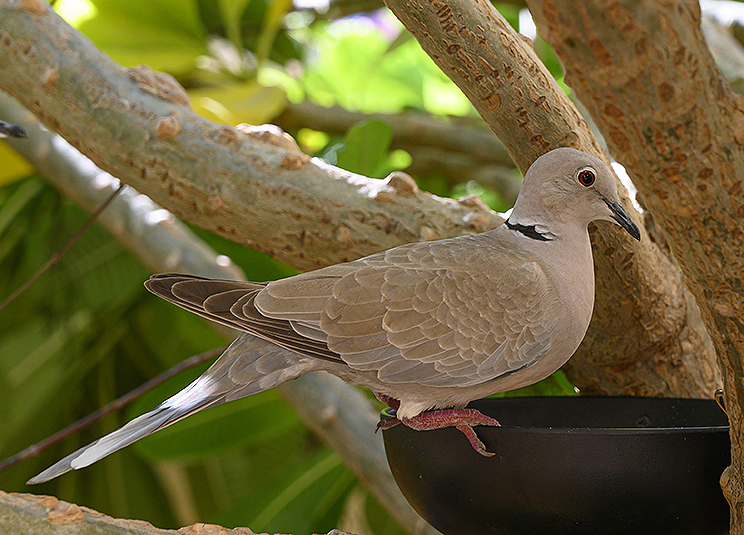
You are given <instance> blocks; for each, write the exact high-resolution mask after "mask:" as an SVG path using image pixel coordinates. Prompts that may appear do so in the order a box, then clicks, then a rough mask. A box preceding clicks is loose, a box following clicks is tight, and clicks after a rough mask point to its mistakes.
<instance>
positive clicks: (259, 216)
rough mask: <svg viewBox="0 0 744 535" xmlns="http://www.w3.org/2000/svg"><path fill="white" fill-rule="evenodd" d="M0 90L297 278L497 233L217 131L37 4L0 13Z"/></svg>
mask: <svg viewBox="0 0 744 535" xmlns="http://www.w3.org/2000/svg"><path fill="white" fill-rule="evenodd" d="M0 89H3V90H5V91H6V92H8V93H9V94H10V95H12V96H14V97H15V98H17V99H18V100H19V102H21V104H23V105H24V106H26V107H27V108H28V109H29V110H31V111H32V112H33V113H34V114H36V115H37V116H38V117H39V118H41V119H42V121H44V122H45V123H46V124H47V125H49V126H50V127H52V128H53V129H54V130H55V131H57V132H58V133H60V134H61V135H62V136H63V137H64V138H65V139H67V140H68V141H69V142H70V143H71V144H72V145H73V146H75V147H76V148H77V149H79V150H80V151H81V152H83V153H84V154H86V155H87V156H88V157H89V158H91V159H92V160H93V161H94V162H95V163H96V164H97V165H99V166H100V167H101V168H103V169H105V170H106V171H108V172H110V173H111V174H112V175H114V176H116V177H117V178H120V179H121V180H122V181H124V182H125V183H126V184H129V185H131V186H133V187H134V188H135V189H136V190H137V191H140V192H142V193H145V194H146V195H148V196H149V197H151V198H152V199H153V200H154V201H155V202H157V203H158V204H161V205H162V206H166V207H167V208H168V209H169V210H171V211H172V212H173V213H175V214H176V215H178V216H179V217H182V218H183V219H185V220H187V221H190V222H193V223H196V224H197V225H200V226H202V227H204V228H206V229H208V230H211V231H213V232H216V233H218V234H221V235H223V236H226V237H228V238H230V239H233V240H235V241H238V242H241V243H244V244H247V245H250V246H252V247H255V248H256V249H258V250H261V251H264V252H267V253H269V254H271V255H272V256H274V257H276V258H279V259H281V260H283V261H285V262H287V263H289V264H291V265H293V266H295V267H298V268H301V269H311V268H316V267H320V266H322V265H326V264H329V263H336V262H340V261H344V260H350V259H353V258H357V257H359V256H363V255H366V254H370V253H372V252H375V251H379V250H383V249H387V248H390V247H393V246H395V245H399V244H401V243H404V242H411V241H416V240H421V239H432V238H439V237H447V236H452V235H457V234H462V233H467V232H479V231H483V230H487V229H489V228H493V227H494V226H496V225H497V224H498V223H499V222H500V221H501V220H500V218H498V217H497V216H496V215H495V214H493V213H491V212H486V211H479V210H474V209H473V208H472V207H465V206H462V205H459V204H457V203H456V202H454V201H448V200H445V199H440V198H436V197H433V196H431V195H428V194H425V193H420V192H416V191H415V190H413V189H412V188H411V187H410V185H409V184H407V183H406V182H405V181H404V182H402V183H401V182H400V181H396V180H392V181H390V182H385V181H382V180H374V179H368V178H366V177H362V176H359V175H354V174H352V173H348V172H346V171H343V170H341V169H338V168H335V167H332V166H329V165H327V164H325V163H324V162H322V161H320V160H310V159H309V158H308V157H307V156H305V155H304V154H301V153H300V152H299V150H298V149H297V148H296V145H294V143H293V142H291V141H290V140H288V139H286V138H283V137H280V136H276V135H272V134H271V133H270V132H255V131H254V132H252V133H251V132H249V133H246V132H245V131H242V130H238V129H235V128H232V127H229V126H219V125H215V124H213V123H210V122H209V121H207V120H205V119H203V118H201V117H199V116H198V115H196V114H195V113H194V112H193V111H191V110H190V109H189V108H188V107H187V103H188V97H187V96H186V95H185V93H184V92H183V90H182V89H181V88H180V87H179V86H178V85H177V84H176V83H175V82H174V81H172V79H170V78H169V77H166V76H165V75H161V74H157V73H153V72H152V71H150V70H149V69H147V68H144V67H141V68H137V69H130V70H126V69H123V68H121V67H120V66H118V65H116V64H114V63H113V62H112V61H111V60H110V59H109V58H108V57H106V56H105V55H104V54H102V53H101V52H100V51H99V50H97V49H96V48H95V47H94V46H93V45H92V44H91V43H90V41H88V39H86V38H85V37H84V36H82V35H81V34H80V33H78V32H76V31H75V30H74V29H72V28H70V27H69V26H68V25H67V24H66V23H64V21H62V19H60V18H59V17H58V16H57V15H56V14H55V13H53V12H52V11H51V10H50V9H48V7H47V6H46V4H45V3H44V2H41V1H40V0H26V1H13V2H11V1H8V0H4V1H3V2H2V3H0ZM413 187H414V188H415V185H413Z"/></svg>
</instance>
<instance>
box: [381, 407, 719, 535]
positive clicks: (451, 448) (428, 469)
mask: <svg viewBox="0 0 744 535" xmlns="http://www.w3.org/2000/svg"><path fill="white" fill-rule="evenodd" d="M470 407H473V408H476V409H478V410H480V411H481V412H483V413H484V414H486V415H488V416H492V417H493V418H496V419H497V420H499V421H500V422H501V425H502V427H482V426H481V427H476V428H475V430H476V433H477V434H478V436H479V437H480V438H481V440H482V441H483V443H484V444H485V445H486V449H487V450H488V451H491V452H494V453H495V454H496V455H494V456H493V457H483V456H481V455H479V454H478V453H476V452H475V451H474V450H473V448H472V447H471V446H470V444H469V442H468V441H467V440H466V439H465V436H464V435H463V434H462V433H460V432H459V431H457V430H456V429H454V428H447V429H437V430H434V431H423V432H422V431H413V430H411V429H409V428H407V427H404V426H402V425H398V426H395V427H393V428H391V429H388V430H385V431H384V432H383V437H384V440H385V451H386V453H387V458H388V462H389V463H390V468H391V470H392V472H393V476H394V477H395V480H396V481H397V483H398V486H399V487H400V489H401V491H403V494H404V495H405V497H406V499H407V500H408V501H409V502H410V503H411V505H412V506H413V508H414V509H416V511H418V513H419V514H420V515H421V516H422V517H423V518H424V519H425V520H427V521H428V522H429V523H430V524H431V525H432V526H434V527H435V528H436V529H438V530H439V531H441V532H442V533H444V534H446V535H471V534H472V535H489V534H498V535H507V534H508V535H511V534H525V535H541V534H550V535H563V534H572V535H573V534H575V535H579V534H587V535H588V534H591V535H596V534H603V535H609V534H629V535H630V534H632V535H643V534H649V535H662V534H666V533H669V534H674V535H687V534H689V535H693V534H694V535H719V534H723V533H727V530H728V523H729V510H728V505H727V503H726V500H725V499H724V497H723V495H722V493H721V488H720V486H719V478H720V475H721V473H722V472H723V470H724V468H726V467H727V466H728V465H729V462H730V443H729V435H728V422H727V418H726V415H725V414H724V412H723V411H722V410H721V409H720V408H719V407H718V405H717V404H716V403H715V401H712V400H697V399H669V398H612V397H608V398H591V397H563V398H562V397H553V398H509V399H485V400H481V401H477V402H474V403H471V404H470ZM385 417H386V415H385V414H384V413H383V418H385Z"/></svg>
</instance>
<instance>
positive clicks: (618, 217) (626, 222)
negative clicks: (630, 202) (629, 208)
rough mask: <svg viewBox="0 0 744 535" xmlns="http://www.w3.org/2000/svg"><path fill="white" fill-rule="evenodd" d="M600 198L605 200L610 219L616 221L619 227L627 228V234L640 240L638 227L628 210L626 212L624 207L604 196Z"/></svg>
mask: <svg viewBox="0 0 744 535" xmlns="http://www.w3.org/2000/svg"><path fill="white" fill-rule="evenodd" d="M602 200H603V201H604V202H605V204H606V205H607V207H608V208H609V209H610V210H611V211H612V219H614V220H615V221H617V223H618V224H619V225H620V226H621V227H623V228H624V229H625V230H627V231H628V234H630V235H631V236H633V237H634V238H635V239H636V240H638V241H641V231H640V230H638V227H637V226H636V224H635V223H633V221H632V220H631V219H630V216H629V215H628V212H626V211H625V209H624V208H623V207H622V206H620V205H619V204H618V203H616V202H610V201H608V200H607V199H605V198H604V197H602Z"/></svg>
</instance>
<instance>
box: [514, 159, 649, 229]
mask: <svg viewBox="0 0 744 535" xmlns="http://www.w3.org/2000/svg"><path fill="white" fill-rule="evenodd" d="M598 219H602V220H605V221H612V222H614V223H617V224H618V225H620V226H621V227H623V228H624V229H625V230H626V231H627V232H628V234H630V235H631V236H633V237H634V238H635V239H637V240H640V238H641V234H640V231H639V230H638V227H637V226H636V224H635V223H633V221H632V220H631V219H630V217H629V216H628V213H627V212H626V211H625V209H624V208H623V207H622V206H621V205H620V198H619V197H618V194H617V187H616V185H615V177H614V175H613V174H612V171H610V169H609V168H608V167H607V166H606V165H605V164H604V162H602V161H601V160H599V159H598V158H595V157H594V156H591V155H589V154H586V153H584V152H581V151H578V150H575V149H570V148H559V149H555V150H552V151H550V152H548V153H546V154H544V155H542V156H540V157H539V158H538V159H537V160H535V162H534V163H533V164H532V165H531V166H530V168H529V169H528V170H527V173H526V174H525V177H524V182H523V184H522V188H521V189H520V191H519V197H518V198H517V202H516V204H515V205H514V209H513V210H512V213H511V215H510V217H509V221H510V222H511V223H512V224H520V225H526V226H532V225H537V226H540V227H543V228H546V229H547V230H548V231H550V232H552V233H554V234H558V230H559V228H558V227H559V226H561V225H572V226H573V225H580V226H582V227H583V228H586V225H588V224H589V223H590V222H591V221H596V220H598Z"/></svg>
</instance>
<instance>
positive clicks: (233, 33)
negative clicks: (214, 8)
mask: <svg viewBox="0 0 744 535" xmlns="http://www.w3.org/2000/svg"><path fill="white" fill-rule="evenodd" d="M250 3H251V0H219V1H218V2H217V5H218V6H219V10H220V17H221V19H222V24H223V25H224V26H225V28H226V31H227V38H228V39H229V40H230V42H231V43H232V44H233V45H235V46H236V47H237V48H243V42H242V39H241V36H240V22H241V19H242V15H243V12H244V11H245V8H246V7H248V4H250Z"/></svg>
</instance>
